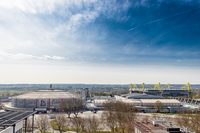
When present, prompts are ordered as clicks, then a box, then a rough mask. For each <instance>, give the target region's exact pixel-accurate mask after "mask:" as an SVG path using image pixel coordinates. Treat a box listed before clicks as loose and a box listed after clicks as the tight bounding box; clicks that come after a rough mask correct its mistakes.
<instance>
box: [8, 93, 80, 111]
mask: <svg viewBox="0 0 200 133" xmlns="http://www.w3.org/2000/svg"><path fill="white" fill-rule="evenodd" d="M81 100H82V99H81V97H80V96H79V95H76V94H72V93H70V92H66V91H61V90H39V91H34V92H29V93H25V94H22V95H18V96H15V97H12V104H11V105H12V106H11V107H12V108H20V109H26V110H27V109H34V110H40V109H41V110H58V109H59V108H60V107H61V104H62V103H72V102H76V101H81ZM77 106H78V105H77Z"/></svg>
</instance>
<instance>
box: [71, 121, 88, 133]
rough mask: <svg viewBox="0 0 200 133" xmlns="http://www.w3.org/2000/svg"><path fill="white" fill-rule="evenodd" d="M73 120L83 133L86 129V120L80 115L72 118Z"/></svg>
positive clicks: (74, 124) (78, 132)
mask: <svg viewBox="0 0 200 133" xmlns="http://www.w3.org/2000/svg"><path fill="white" fill-rule="evenodd" d="M71 122H72V124H73V126H74V128H75V130H76V132H77V133H82V132H84V130H85V120H84V119H83V118H80V117H74V118H72V119H71Z"/></svg>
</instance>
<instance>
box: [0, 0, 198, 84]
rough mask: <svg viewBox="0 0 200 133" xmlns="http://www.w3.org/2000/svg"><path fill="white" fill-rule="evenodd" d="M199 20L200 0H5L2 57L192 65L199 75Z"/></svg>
mask: <svg viewBox="0 0 200 133" xmlns="http://www.w3.org/2000/svg"><path fill="white" fill-rule="evenodd" d="M199 21H200V1H199V0H171V1H166V0H39V1H38V0H14V1H13V0H1V1H0V37H1V41H0V63H1V64H2V65H8V66H9V67H8V68H10V64H17V65H22V66H23V65H24V64H28V65H33V66H34V65H38V64H42V65H47V66H48V65H49V63H50V64H51V63H52V64H54V65H57V66H58V67H56V68H58V69H59V67H60V65H61V66H62V68H63V67H64V66H70V67H74V66H81V67H82V66H93V65H97V66H102V67H103V68H104V70H105V71H106V69H107V68H108V66H112V67H123V68H125V67H128V68H135V67H141V68H143V69H145V72H147V71H148V70H149V69H147V68H148V67H152V66H160V69H163V67H175V68H174V69H175V70H177V71H178V69H181V70H182V69H185V68H190V69H195V71H192V73H191V75H193V76H194V77H196V76H195V73H196V72H197V71H199V70H196V69H197V68H199V66H200V45H199V44H200V39H199V38H200V28H199V27H200V23H199ZM95 67H96V66H95ZM5 68H6V67H3V68H2V69H5ZM28 68H32V67H29V66H27V69H28ZM33 69H34V68H33ZM70 69H71V68H70ZM51 70H52V69H51ZM51 70H50V69H49V71H48V72H50V71H51ZM81 70H83V69H81ZM108 70H111V69H110V68H108ZM175 70H174V71H175ZM7 71H8V72H9V71H10V70H9V69H7ZM16 71H18V70H17V69H16ZM74 71H77V69H75V70H74ZM83 71H84V70H83ZM91 71H92V70H91ZM93 71H98V69H94V70H93ZM117 71H118V70H116V71H114V70H113V72H111V73H110V74H111V75H115V73H117ZM130 71H135V69H133V70H132V69H130ZM136 71H137V70H136ZM140 71H143V70H140ZM153 71H156V69H153ZM48 72H46V73H45V74H47V73H48ZM106 72H107V71H106ZM162 72H163V71H162ZM182 72H183V71H182ZM59 73H60V72H59ZM66 73H73V72H71V71H70V72H66ZM80 73H81V72H80ZM128 73H129V72H128V71H126V74H127V75H128ZM152 73H153V72H152ZM173 73H175V72H173ZM188 73H189V71H188ZM76 74H77V73H76ZM90 74H91V77H92V76H94V75H95V73H94V74H92V73H90ZM126 74H125V75H126ZM143 74H144V73H143ZM179 74H180V73H179ZM47 75H48V74H47ZM55 75H56V73H55ZM100 75H101V74H100ZM117 75H118V76H120V74H117ZM117 75H116V76H117ZM127 75H126V76H127ZM144 75H145V74H144ZM97 76H98V75H97ZM101 76H102V75H101ZM101 76H100V77H101ZM107 76H108V75H107ZM181 76H182V77H183V76H184V74H183V75H181ZM185 76H186V74H185ZM63 77H64V76H63ZM128 77H130V78H131V76H128ZM144 77H145V76H144ZM158 77H160V78H161V79H162V78H163V77H162V75H159V74H158ZM169 77H170V76H169ZM132 78H135V77H134V76H133V77H132ZM155 78H157V77H155ZM169 79H170V78H169ZM120 80H121V79H120ZM121 81H122V82H123V81H124V80H121ZM184 81H185V80H184ZM196 81H197V80H195V82H196Z"/></svg>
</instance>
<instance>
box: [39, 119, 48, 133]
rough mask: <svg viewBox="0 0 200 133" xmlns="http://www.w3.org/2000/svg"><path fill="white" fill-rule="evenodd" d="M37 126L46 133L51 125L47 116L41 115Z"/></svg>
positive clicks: (41, 132)
mask: <svg viewBox="0 0 200 133" xmlns="http://www.w3.org/2000/svg"><path fill="white" fill-rule="evenodd" d="M36 126H37V128H38V129H39V131H40V133H46V132H47V130H48V127H49V121H48V118H47V116H39V117H38V118H37V119H36Z"/></svg>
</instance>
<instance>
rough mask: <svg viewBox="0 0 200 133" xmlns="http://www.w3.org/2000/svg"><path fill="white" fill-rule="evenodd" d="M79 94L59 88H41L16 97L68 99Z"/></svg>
mask: <svg viewBox="0 0 200 133" xmlns="http://www.w3.org/2000/svg"><path fill="white" fill-rule="evenodd" d="M77 97H78V95H75V94H72V93H70V92H66V91H59V90H40V91H34V92H29V93H25V94H22V95H18V96H15V97H13V98H16V99H66V98H77Z"/></svg>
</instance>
